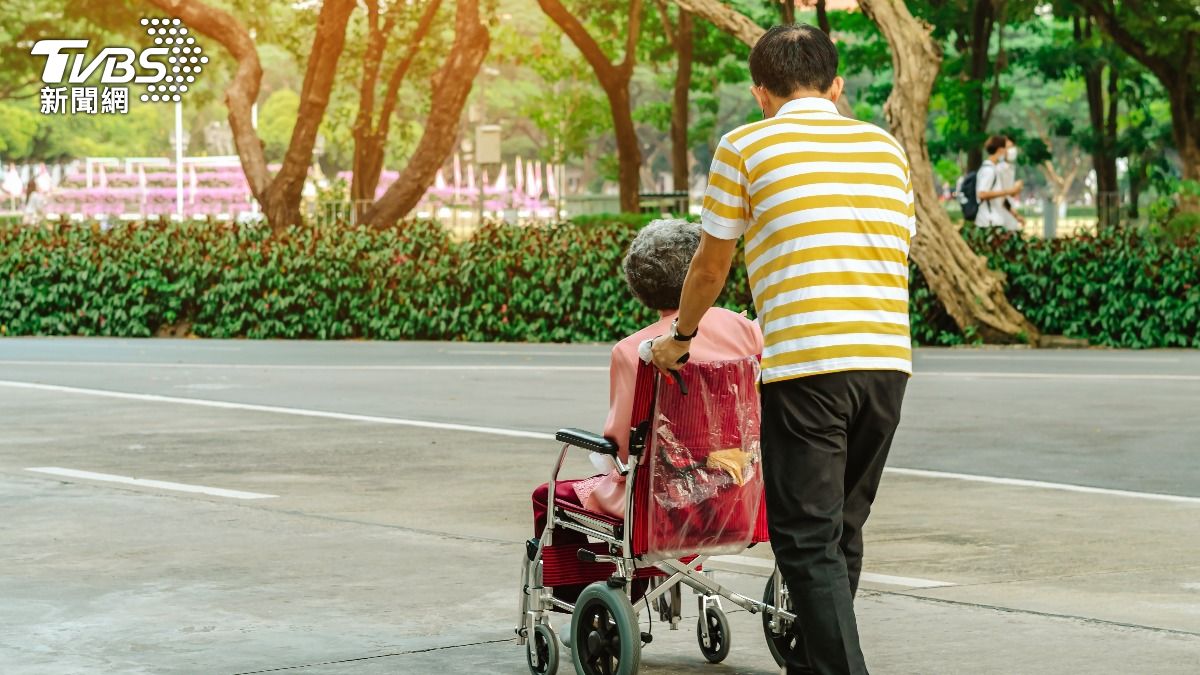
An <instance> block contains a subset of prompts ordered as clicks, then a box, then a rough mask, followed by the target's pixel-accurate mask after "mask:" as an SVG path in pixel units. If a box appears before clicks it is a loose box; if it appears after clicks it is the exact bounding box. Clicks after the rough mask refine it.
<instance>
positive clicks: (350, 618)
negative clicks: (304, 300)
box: [0, 339, 1200, 674]
mask: <svg viewBox="0 0 1200 675" xmlns="http://www.w3.org/2000/svg"><path fill="white" fill-rule="evenodd" d="M607 358H608V357H607V350H606V349H605V348H604V347H602V346H589V345H580V346H554V345H473V344H422V343H410V344H375V343H324V344H322V343H263V342H242V341H237V342H208V341H196V340H180V341H166V340H164V341H124V340H62V339H50V340H26V339H15V340H14V339H9V340H2V341H0V368H2V369H3V372H2V374H0V410H3V411H4V413H5V415H4V419H5V424H4V425H3V427H0V512H2V513H4V514H5V517H4V518H3V519H0V541H2V542H4V547H3V549H0V550H3V554H2V558H3V562H4V564H3V565H0V598H4V600H5V602H4V603H0V671H2V672H4V673H6V674H8V673H55V674H57V673H62V672H131V673H139V672H140V673H176V672H177V673H195V672H213V673H243V672H269V671H277V670H282V672H305V673H432V672H441V673H521V672H525V671H526V669H525V667H524V656H523V654H522V650H521V649H520V648H519V647H516V646H515V645H514V644H513V642H512V640H511V637H510V636H511V627H512V625H513V624H514V622H515V619H516V617H515V609H516V593H517V589H516V585H515V584H516V573H517V567H518V560H519V555H520V546H519V542H520V541H521V540H522V538H524V537H526V536H528V534H527V533H528V530H529V523H528V521H529V509H528V504H527V498H528V492H529V490H530V488H532V486H533V485H535V484H536V483H537V482H540V481H542V480H544V477H543V476H544V475H545V474H546V473H548V471H549V468H550V464H549V462H550V461H551V458H552V456H553V455H554V454H555V453H556V452H557V446H556V445H555V444H554V443H553V442H552V441H546V440H540V439H539V438H538V436H540V435H542V434H545V433H547V432H551V431H552V430H553V429H554V428H557V427H559V426H572V425H574V426H583V427H591V428H595V427H597V426H598V425H599V423H600V421H601V420H602V419H603V415H604V404H605V401H606V392H605V387H606V386H607V376H606V374H605V368H606V364H607ZM917 367H918V371H919V374H918V376H917V377H916V378H915V379H914V380H913V382H912V385H911V388H910V395H909V398H908V400H907V402H906V410H905V420H904V422H903V424H902V427H901V432H900V435H899V437H898V439H897V446H896V448H895V452H894V455H893V458H892V461H891V463H890V464H891V466H892V467H893V469H894V470H893V471H892V472H890V473H889V474H888V476H887V477H886V478H885V481H884V485H883V488H882V491H881V494H880V498H879V502H878V504H877V508H876V510H875V513H874V515H873V516H872V520H871V523H870V524H869V525H868V529H867V539H868V541H867V565H866V568H867V572H868V573H869V574H870V575H871V576H870V580H869V581H868V582H866V583H865V584H864V588H865V590H864V593H863V595H862V596H861V598H860V601H859V619H860V624H861V626H862V631H863V634H864V644H865V648H866V651H867V655H868V661H869V663H870V664H871V667H872V672H874V673H883V674H889V673H913V674H926V673H966V672H971V673H1006V674H1007V673H1022V674H1025V673H1047V674H1049V673H1064V672H1087V673H1114V674H1115V673H1121V674H1124V673H1181V674H1182V673H1194V672H1195V665H1196V663H1197V662H1198V659H1200V518H1198V517H1197V516H1198V515H1200V462H1196V461H1195V457H1196V451H1197V450H1198V449H1200V441H1197V440H1196V439H1197V438H1200V421H1198V420H1197V417H1196V416H1195V413H1194V406H1195V401H1196V400H1198V397H1200V354H1195V353H1191V352H1146V353H1132V352H1101V351H1085V352H1028V351H1025V352H1022V351H1012V350H999V351H944V350H921V351H919V352H918V355H917ZM572 462H573V464H572V469H573V470H574V471H576V472H578V473H580V474H583V473H584V472H585V471H586V464H585V460H584V459H583V458H582V457H575V458H572ZM31 468H41V469H48V470H49V471H50V472H49V473H47V472H46V471H36V472H35V471H30V470H29V469H31ZM79 472H90V473H79ZM127 479H143V480H150V481H159V482H150V483H147V482H138V481H134V482H130V481H129V480H127ZM163 482H166V483H165V484H164V483H163ZM197 490H198V491H197ZM769 566H770V561H769V551H767V550H765V549H764V548H763V547H756V548H754V549H751V550H749V551H747V552H746V553H745V554H743V555H742V556H738V557H734V558H728V559H724V560H722V561H719V562H718V563H717V565H716V567H717V568H719V569H718V571H717V572H716V573H717V574H718V575H719V576H720V579H721V581H722V583H728V584H729V585H731V586H734V587H735V588H739V589H741V590H743V591H744V592H746V593H748V594H755V595H757V594H758V593H759V592H761V588H762V584H763V583H764V579H763V578H762V577H761V576H758V575H759V574H761V573H762V571H763V570H765V569H766V568H768V567H769ZM685 606H686V607H689V608H692V606H691V605H690V604H686V603H685ZM692 611H693V613H694V609H692ZM731 618H732V621H733V630H734V638H733V645H734V648H733V652H732V654H731V655H730V657H729V659H728V661H727V662H726V663H725V664H723V665H721V666H703V667H702V666H701V664H703V660H702V658H701V657H700V655H699V651H698V649H697V647H696V644H695V636H694V629H693V628H692V627H691V626H690V625H685V627H684V628H685V630H681V631H680V632H678V633H670V632H667V631H665V630H663V628H664V627H663V626H660V625H658V624H656V625H655V627H654V632H655V636H656V638H655V641H654V643H653V644H652V645H651V646H649V647H648V648H647V649H646V650H645V656H644V664H645V667H644V669H643V672H647V673H690V672H697V671H702V672H713V673H735V672H737V673H773V672H777V671H776V670H774V669H773V668H772V661H771V659H770V657H769V656H768V655H767V652H766V649H765V648H764V644H763V641H762V636H761V630H760V628H759V624H758V617H755V616H750V615H748V614H746V613H745V612H740V611H739V612H734V613H732V614H731ZM701 669H702V670H701ZM569 671H570V667H569V664H566V663H564V667H563V669H562V670H561V672H569Z"/></svg>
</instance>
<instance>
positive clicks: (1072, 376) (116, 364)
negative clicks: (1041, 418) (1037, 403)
mask: <svg viewBox="0 0 1200 675" xmlns="http://www.w3.org/2000/svg"><path fill="white" fill-rule="evenodd" d="M0 365H3V366H51V367H54V366H62V367H68V368H74V367H102V368H188V369H210V370H300V371H310V370H363V371H372V370H377V371H431V372H438V371H447V372H450V371H522V370H526V371H549V372H592V373H598V372H608V370H609V368H608V366H551V365H541V364H536V363H529V364H520V365H518V364H503V365H501V364H476V365H469V364H422V365H382V364H377V365H305V364H300V363H261V364H253V363H141V362H126V361H19V360H7V361H5V360H0ZM916 377H918V378H922V377H962V378H994V379H1006V380H1010V379H1016V380H1020V379H1026V380H1104V381H1113V380H1151V381H1153V380H1161V381H1177V382H1200V375H1168V374H1161V373H1113V374H1103V373H1001V372H987V371H966V370H964V371H925V370H920V369H918V370H917V372H916Z"/></svg>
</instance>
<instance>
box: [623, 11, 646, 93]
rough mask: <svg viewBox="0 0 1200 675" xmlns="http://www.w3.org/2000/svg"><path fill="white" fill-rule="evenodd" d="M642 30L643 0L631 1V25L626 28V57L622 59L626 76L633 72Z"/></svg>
mask: <svg viewBox="0 0 1200 675" xmlns="http://www.w3.org/2000/svg"><path fill="white" fill-rule="evenodd" d="M641 32H642V0H630V2H629V26H628V28H626V30H625V58H623V59H621V66H620V67H621V70H622V71H624V73H625V76H626V77H629V75H630V74H631V73H632V72H633V64H634V61H635V60H636V58H637V43H638V38H639V37H640V35H641Z"/></svg>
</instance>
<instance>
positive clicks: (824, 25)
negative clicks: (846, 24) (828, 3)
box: [817, 0, 830, 35]
mask: <svg viewBox="0 0 1200 675" xmlns="http://www.w3.org/2000/svg"><path fill="white" fill-rule="evenodd" d="M817 27H818V28H820V29H821V30H823V31H825V34H826V35H829V34H830V30H829V13H828V12H826V11H825V0H817Z"/></svg>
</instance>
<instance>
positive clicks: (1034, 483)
mask: <svg viewBox="0 0 1200 675" xmlns="http://www.w3.org/2000/svg"><path fill="white" fill-rule="evenodd" d="M0 386H3V387H13V388H16V389H35V390H41V391H54V392H60V393H66V394H84V395H88V396H103V397H107V398H118V399H126V400H132V401H151V402H156V403H179V404H183V405H194V406H201V407H207V408H222V409H226V410H249V411H252V412H269V413H279V414H283V415H297V416H301V417H321V418H325V419H335V420H346V421H350V422H368V423H374V424H395V425H399V426H410V427H422V428H426V429H444V430H446V431H469V432H475V433H482V434H492V435H497V436H511V437H516V438H532V439H535V440H543V441H545V440H553V439H554V434H548V433H542V432H537V431H525V430H522V429H504V428H501V427H486V426H477V425H472V424H455V423H451V422H430V421H426V420H411V419H402V418H398V417H382V416H377V415H356V414H352V413H339V412H330V411H325V410H309V409H306V408H287V407H283V406H273V405H258V404H255V403H235V402H232V401H213V400H210V399H199V398H187V397H180V396H160V395H158V394H133V393H129V392H122V391H110V390H107V389H85V388H82V387H66V386H62V385H57V384H41V383H36V382H16V381H12V380H0ZM884 471H887V472H890V473H895V474H902V475H908V476H920V477H925V478H942V479H951V480H962V481H969V482H976V483H993V484H996V485H1011V486H1016V487H1030V488H1040V489H1045V490H1060V491H1064V492H1082V493H1088V494H1099V495H1108V496H1112V497H1130V498H1135V499H1150V500H1156V501H1167V502H1175V503H1178V504H1200V497H1185V496H1182V495H1171V494H1162V493H1157V492H1136V491H1133V490H1116V489H1111V488H1099V487H1091V486H1088V485H1073V484H1071V483H1051V482H1047V481H1040V480H1025V479H1022V478H1004V477H998V476H980V475H976V474H968V473H953V472H947V471H929V470H926V469H904V468H899V467H887V468H886V469H884Z"/></svg>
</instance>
